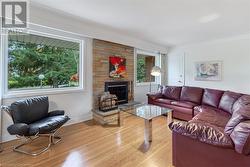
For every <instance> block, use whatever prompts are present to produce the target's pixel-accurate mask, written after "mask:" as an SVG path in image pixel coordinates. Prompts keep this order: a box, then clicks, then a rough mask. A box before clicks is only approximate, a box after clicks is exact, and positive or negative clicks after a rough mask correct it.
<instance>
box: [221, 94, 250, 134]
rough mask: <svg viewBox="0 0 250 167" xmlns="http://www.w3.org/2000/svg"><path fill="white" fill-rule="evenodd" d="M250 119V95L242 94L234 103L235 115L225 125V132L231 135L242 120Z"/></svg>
mask: <svg viewBox="0 0 250 167" xmlns="http://www.w3.org/2000/svg"><path fill="white" fill-rule="evenodd" d="M245 120H250V96H249V95H243V96H241V97H240V98H239V99H238V100H237V101H236V102H235V104H234V105H233V115H232V117H231V119H230V120H229V121H228V123H227V125H226V127H225V133H227V134H228V135H230V134H231V133H232V131H233V130H234V128H235V127H236V126H237V125H238V124H239V123H240V122H242V121H245Z"/></svg>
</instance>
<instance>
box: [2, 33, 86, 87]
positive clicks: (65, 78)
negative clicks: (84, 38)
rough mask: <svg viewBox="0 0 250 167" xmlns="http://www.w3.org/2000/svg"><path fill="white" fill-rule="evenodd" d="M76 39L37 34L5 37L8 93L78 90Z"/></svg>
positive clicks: (79, 47) (78, 53)
mask: <svg viewBox="0 0 250 167" xmlns="http://www.w3.org/2000/svg"><path fill="white" fill-rule="evenodd" d="M81 44H82V42H81V41H80V40H79V41H78V40H75V41H74V40H72V41H71V40H68V39H67V40H66V39H64V38H60V37H58V38H57V37H56V38H55V37H52V36H47V35H46V36H44V35H37V34H24V33H23V34H12V33H11V34H8V58H7V60H8V67H7V79H8V83H7V86H6V87H7V91H25V90H39V89H42V90H43V89H60V88H77V87H81V85H80V82H79V81H80V79H81V75H80V70H79V67H80V65H81V63H80V62H81V61H80V60H81Z"/></svg>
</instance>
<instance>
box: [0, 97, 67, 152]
mask: <svg viewBox="0 0 250 167" xmlns="http://www.w3.org/2000/svg"><path fill="white" fill-rule="evenodd" d="M1 108H2V109H3V110H5V111H6V112H7V113H8V114H9V115H10V117H11V118H12V120H13V124H12V125H10V126H9V127H8V128H7V130H8V132H9V133H10V134H11V135H16V136H17V137H18V138H20V139H25V140H24V141H23V142H22V143H21V144H19V145H17V146H15V147H14V151H16V152H20V153H24V154H28V155H33V156H36V155H39V154H41V153H43V152H45V151H47V150H48V149H49V148H50V146H51V145H52V144H57V143H58V142H59V141H61V138H60V137H59V136H56V133H57V132H58V130H59V129H60V128H61V127H62V126H63V125H64V124H65V123H66V122H67V121H68V120H69V119H70V118H69V117H68V116H65V115H64V111H63V110H55V111H51V112H48V108H49V99H48V97H46V96H41V97H33V98H28V99H26V100H19V101H16V102H14V103H12V104H11V106H9V107H8V106H2V107H1ZM27 115H29V117H27ZM39 137H46V138H48V139H49V140H48V145H47V146H45V147H43V148H41V149H40V150H39V151H26V150H24V149H21V148H22V147H23V146H25V145H27V144H30V143H31V142H32V141H34V140H36V139H38V138H39Z"/></svg>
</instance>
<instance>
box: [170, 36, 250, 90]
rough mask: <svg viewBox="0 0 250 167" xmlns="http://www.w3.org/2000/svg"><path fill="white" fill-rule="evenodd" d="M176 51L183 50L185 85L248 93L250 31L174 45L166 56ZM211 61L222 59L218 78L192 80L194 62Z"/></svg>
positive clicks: (249, 79) (249, 81)
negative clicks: (227, 36) (243, 33)
mask: <svg viewBox="0 0 250 167" xmlns="http://www.w3.org/2000/svg"><path fill="white" fill-rule="evenodd" d="M179 52H183V53H185V85H188V86H198V87H207V88H215V89H222V90H231V91H236V92H242V93H248V94H250V34H247V35H242V36H237V37H233V38H228V39H221V40H216V41H210V42H203V43H200V44H192V45H189V46H183V47H179V48H175V49H172V50H170V53H169V54H168V56H176V54H175V53H179ZM213 60H221V61H222V62H223V64H222V81H195V80H194V75H195V73H194V72H195V68H194V63H195V62H199V61H213ZM168 63H169V64H171V63H174V62H171V61H169V62H168ZM172 65H173V64H172ZM169 67H171V66H169ZM170 70H171V69H170Z"/></svg>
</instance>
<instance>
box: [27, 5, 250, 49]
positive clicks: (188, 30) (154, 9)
mask: <svg viewBox="0 0 250 167" xmlns="http://www.w3.org/2000/svg"><path fill="white" fill-rule="evenodd" d="M31 1H32V3H34V2H35V4H39V6H46V7H49V8H52V9H54V10H59V11H61V12H62V11H63V12H65V13H66V14H70V15H73V16H76V17H80V18H82V19H84V20H90V21H93V22H96V23H98V24H102V25H105V26H108V27H110V28H113V29H117V30H119V31H124V32H126V33H129V34H130V35H132V36H134V37H136V38H139V39H142V40H147V41H150V42H153V43H157V44H162V45H166V46H169V45H183V44H189V43H196V42H200V41H207V40H214V39H218V38H227V37H231V36H237V35H241V34H247V33H250V0H42V1H41V0H31Z"/></svg>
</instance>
